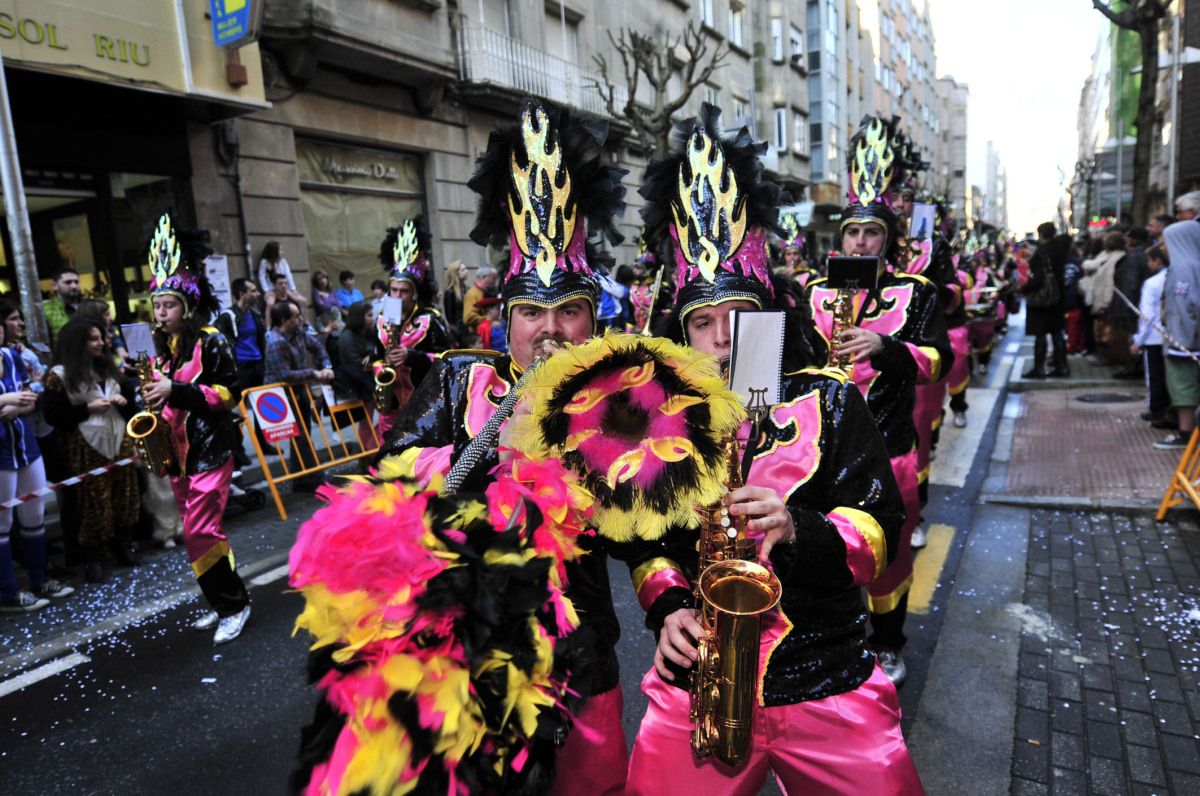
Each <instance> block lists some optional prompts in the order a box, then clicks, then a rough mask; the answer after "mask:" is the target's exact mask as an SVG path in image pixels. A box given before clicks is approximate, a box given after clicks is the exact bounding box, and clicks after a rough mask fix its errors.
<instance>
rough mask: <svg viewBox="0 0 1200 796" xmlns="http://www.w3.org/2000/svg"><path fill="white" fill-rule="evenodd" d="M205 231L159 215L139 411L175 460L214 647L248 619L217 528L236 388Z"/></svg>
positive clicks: (234, 437) (174, 476)
mask: <svg viewBox="0 0 1200 796" xmlns="http://www.w3.org/2000/svg"><path fill="white" fill-rule="evenodd" d="M207 240H208V233H207V232H206V231H204V230H200V231H195V232H191V231H177V230H175V229H174V228H173V226H172V222H171V216H170V215H169V214H168V213H163V215H162V216H161V217H160V218H159V220H158V225H157V226H156V228H155V231H154V237H153V239H152V240H151V242H150V255H149V265H150V273H151V275H152V277H151V281H150V295H151V303H152V304H153V307H154V319H155V321H156V326H155V330H154V345H155V348H156V349H157V352H158V357H157V361H156V362H155V363H154V364H155V374H154V380H153V381H151V382H149V383H148V384H145V385H144V386H143V387H142V396H143V398H144V399H145V402H146V407H147V408H148V409H149V410H150V411H151V412H154V413H157V414H159V415H160V417H161V418H162V420H163V421H164V422H165V423H166V426H167V428H168V429H169V431H170V439H171V444H172V445H173V449H174V454H175V459H176V461H175V463H174V467H173V468H172V470H171V471H170V473H169V474H170V478H171V488H172V490H173V491H174V493H175V501H176V503H178V505H179V513H180V515H181V517H182V518H183V542H184V545H185V546H186V547H187V553H188V560H190V561H191V563H192V572H193V573H195V575H196V582H197V583H198V584H199V586H200V591H201V592H203V594H204V598H205V599H206V600H207V601H208V604H209V606H211V608H212V612H210V613H209V614H207V615H206V616H205V617H203V618H202V619H201V620H200V621H199V622H198V623H197V627H198V628H200V629H205V628H207V627H211V626H212V625H214V624H215V625H216V626H217V631H216V634H215V636H214V637H213V641H214V642H215V643H217V644H224V643H226V642H228V641H233V640H234V639H235V638H237V637H238V635H239V634H241V632H242V628H243V627H245V625H246V620H247V619H249V618H250V595H249V594H248V593H247V592H246V586H245V584H243V583H242V579H241V578H240V577H238V574H237V570H236V569H235V567H234V561H233V551H232V550H231V549H230V547H229V539H228V538H227V537H226V536H225V532H224V530H222V528H221V521H222V515H223V514H224V512H225V503H226V501H227V500H228V499H229V483H230V479H231V477H232V475H233V454H232V451H233V449H234V448H235V447H240V446H241V444H242V435H241V434H240V433H239V432H238V429H237V427H236V426H235V425H234V423H233V413H232V409H233V407H234V406H236V405H237V402H238V399H239V396H240V390H239V388H238V382H237V364H236V362H235V360H234V356H233V349H232V348H231V347H230V345H229V342H228V341H227V340H226V339H225V337H224V336H223V335H221V334H220V333H219V332H217V330H216V329H214V328H212V327H211V326H206V325H205V323H206V321H207V319H208V318H209V317H210V316H211V315H212V314H214V313H215V312H216V311H217V310H218V309H219V305H218V303H217V300H216V298H215V297H214V296H213V293H212V289H211V287H209V284H208V280H207V279H206V278H205V276H204V259H205V257H207V256H208V255H209V254H210V253H211V250H210V249H209V248H208V246H207V245H206V243H207Z"/></svg>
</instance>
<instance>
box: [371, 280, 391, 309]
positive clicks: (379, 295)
mask: <svg viewBox="0 0 1200 796" xmlns="http://www.w3.org/2000/svg"><path fill="white" fill-rule="evenodd" d="M387 292H388V286H387V282H384V281H383V280H382V279H376V280H375V281H374V282H372V283H371V312H372V313H374V314H375V317H376V318H378V317H379V313H380V312H381V311H382V310H383V297H384V296H386V295H387Z"/></svg>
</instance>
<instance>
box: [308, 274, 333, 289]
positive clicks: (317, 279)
mask: <svg viewBox="0 0 1200 796" xmlns="http://www.w3.org/2000/svg"><path fill="white" fill-rule="evenodd" d="M322 278H324V280H325V282H326V284H328V283H329V274H327V273H325V272H324V271H321V270H319V269H318V270H316V271H313V272H312V276H311V277H309V281H310V282H312V286H313V290H320V289H321V279H322Z"/></svg>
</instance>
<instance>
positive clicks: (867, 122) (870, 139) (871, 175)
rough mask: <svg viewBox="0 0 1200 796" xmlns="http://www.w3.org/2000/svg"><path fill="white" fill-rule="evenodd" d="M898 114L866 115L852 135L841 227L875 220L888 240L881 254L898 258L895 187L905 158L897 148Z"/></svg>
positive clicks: (889, 257)
mask: <svg viewBox="0 0 1200 796" xmlns="http://www.w3.org/2000/svg"><path fill="white" fill-rule="evenodd" d="M898 121H899V119H898V117H895V116H893V117H892V119H891V120H890V121H888V120H885V119H883V117H881V116H865V117H863V120H862V124H861V125H860V126H859V128H858V132H857V133H855V134H854V137H853V138H851V139H850V163H849V166H850V188H849V191H848V196H847V199H848V200H849V201H848V204H847V206H846V210H845V212H844V213H842V225H841V228H842V229H843V230H845V228H846V227H847V226H849V225H851V224H875V225H878V226H880V227H882V228H883V229H884V234H885V235H886V240H885V242H884V248H883V252H882V254H883V255H884V256H885V257H886V258H887V259H889V260H893V261H894V260H895V258H896V254H897V243H898V241H899V236H900V233H899V220H898V219H897V217H896V212H895V209H894V208H895V204H894V200H895V197H894V196H893V194H892V189H893V187H894V184H895V182H896V176H897V174H898V173H900V172H901V171H903V167H904V161H903V159H902V157H901V155H900V151H899V149H898V144H899V134H898V133H897V132H896V124H897V122H898Z"/></svg>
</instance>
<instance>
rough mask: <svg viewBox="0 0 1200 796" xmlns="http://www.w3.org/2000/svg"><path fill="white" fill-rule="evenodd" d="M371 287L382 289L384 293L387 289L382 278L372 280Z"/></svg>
mask: <svg viewBox="0 0 1200 796" xmlns="http://www.w3.org/2000/svg"><path fill="white" fill-rule="evenodd" d="M371 289H372V290H382V291H383V292H384V293H386V292H387V289H388V288H387V282H384V281H383V280H382V279H376V280H375V281H374V282H372V283H371Z"/></svg>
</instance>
